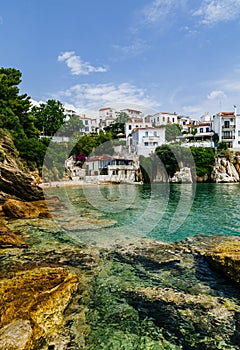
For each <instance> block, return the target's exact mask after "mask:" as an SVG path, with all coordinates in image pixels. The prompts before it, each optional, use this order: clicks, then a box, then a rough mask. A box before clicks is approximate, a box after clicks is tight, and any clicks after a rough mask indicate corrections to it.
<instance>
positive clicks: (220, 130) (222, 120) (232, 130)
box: [212, 109, 240, 149]
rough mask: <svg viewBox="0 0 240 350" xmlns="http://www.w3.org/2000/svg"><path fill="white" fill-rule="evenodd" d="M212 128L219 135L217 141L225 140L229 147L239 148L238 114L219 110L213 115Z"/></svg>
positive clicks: (239, 119)
mask: <svg viewBox="0 0 240 350" xmlns="http://www.w3.org/2000/svg"><path fill="white" fill-rule="evenodd" d="M212 128H213V130H214V132H215V133H217V134H218V136H219V141H225V142H226V143H227V144H228V147H229V148H234V149H239V148H240V114H237V113H236V109H235V111H234V112H220V113H218V114H216V115H214V116H213V122H212Z"/></svg>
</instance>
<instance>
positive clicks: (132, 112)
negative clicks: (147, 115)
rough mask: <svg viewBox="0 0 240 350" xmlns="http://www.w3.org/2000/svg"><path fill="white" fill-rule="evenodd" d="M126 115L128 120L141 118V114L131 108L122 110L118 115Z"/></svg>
mask: <svg viewBox="0 0 240 350" xmlns="http://www.w3.org/2000/svg"><path fill="white" fill-rule="evenodd" d="M121 112H123V113H126V114H127V115H128V116H129V117H130V118H139V117H142V112H141V111H138V110H137V109H132V108H124V109H121V110H120V113H121Z"/></svg>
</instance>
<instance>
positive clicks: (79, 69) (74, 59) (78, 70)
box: [58, 51, 107, 75]
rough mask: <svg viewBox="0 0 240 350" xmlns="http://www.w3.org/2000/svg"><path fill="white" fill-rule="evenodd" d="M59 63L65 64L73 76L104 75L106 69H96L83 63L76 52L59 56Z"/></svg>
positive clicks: (68, 52) (87, 63) (67, 52)
mask: <svg viewBox="0 0 240 350" xmlns="http://www.w3.org/2000/svg"><path fill="white" fill-rule="evenodd" d="M58 61H59V62H65V63H66V64H67V66H68V67H69V68H70V70H71V73H72V74H73V75H88V74H90V73H104V72H106V71H107V69H106V68H105V67H94V66H92V65H91V64H90V63H89V62H84V61H82V59H81V57H80V56H77V55H76V54H75V51H66V52H63V53H61V55H59V56H58Z"/></svg>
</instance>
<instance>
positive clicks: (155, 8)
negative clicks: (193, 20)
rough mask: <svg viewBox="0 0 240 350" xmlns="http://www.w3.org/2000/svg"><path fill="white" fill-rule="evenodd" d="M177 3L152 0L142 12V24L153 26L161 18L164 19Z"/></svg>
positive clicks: (170, 0) (167, 0) (173, 0)
mask: <svg viewBox="0 0 240 350" xmlns="http://www.w3.org/2000/svg"><path fill="white" fill-rule="evenodd" d="M177 3H178V2H176V1H175V0H154V1H153V2H152V3H151V4H150V5H148V6H146V7H145V8H144V10H143V16H144V22H145V23H147V24H153V23H156V22H158V21H159V20H160V19H161V18H165V17H166V16H167V15H168V14H169V13H170V12H171V11H172V8H173V7H175V6H176V5H177Z"/></svg>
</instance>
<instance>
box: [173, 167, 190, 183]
mask: <svg viewBox="0 0 240 350" xmlns="http://www.w3.org/2000/svg"><path fill="white" fill-rule="evenodd" d="M170 182H173V183H174V182H175V183H192V182H193V179H192V174H191V169H190V168H187V167H183V168H181V169H180V170H179V171H177V172H176V173H175V174H174V176H173V177H172V178H171V179H170Z"/></svg>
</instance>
